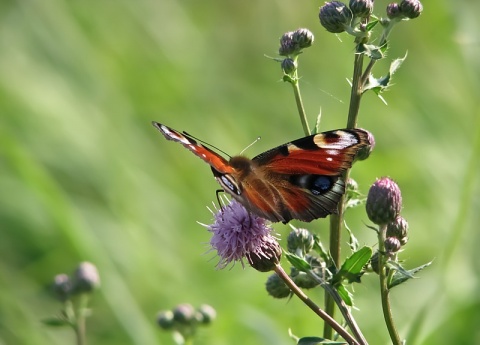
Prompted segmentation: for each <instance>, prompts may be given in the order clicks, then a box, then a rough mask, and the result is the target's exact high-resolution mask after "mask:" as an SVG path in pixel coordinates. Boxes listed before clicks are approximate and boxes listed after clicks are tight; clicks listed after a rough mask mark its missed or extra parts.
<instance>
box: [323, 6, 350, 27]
mask: <svg viewBox="0 0 480 345" xmlns="http://www.w3.org/2000/svg"><path fill="white" fill-rule="evenodd" d="M318 17H319V18H320V24H322V26H323V27H324V28H325V29H327V31H329V32H332V33H341V32H344V31H345V28H346V27H347V26H349V25H350V23H351V21H352V18H353V14H352V11H350V9H349V8H348V7H347V6H346V5H345V4H344V3H343V2H340V1H331V2H326V3H325V5H323V6H322V7H321V8H320V13H319V15H318Z"/></svg>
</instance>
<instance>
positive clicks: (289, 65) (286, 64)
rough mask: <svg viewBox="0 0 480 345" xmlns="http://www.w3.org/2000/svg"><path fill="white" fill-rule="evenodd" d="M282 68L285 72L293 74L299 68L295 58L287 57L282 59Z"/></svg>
mask: <svg viewBox="0 0 480 345" xmlns="http://www.w3.org/2000/svg"><path fill="white" fill-rule="evenodd" d="M281 66H282V70H283V73H285V74H292V73H293V72H295V71H296V69H297V62H296V61H295V60H293V59H290V58H286V59H283V61H282V64H281Z"/></svg>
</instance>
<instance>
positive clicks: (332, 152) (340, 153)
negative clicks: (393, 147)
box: [253, 129, 369, 176]
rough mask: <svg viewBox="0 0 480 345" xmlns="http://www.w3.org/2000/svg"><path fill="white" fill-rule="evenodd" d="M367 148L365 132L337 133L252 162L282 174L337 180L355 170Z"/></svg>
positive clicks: (303, 141) (279, 149)
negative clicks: (356, 160)
mask: <svg viewBox="0 0 480 345" xmlns="http://www.w3.org/2000/svg"><path fill="white" fill-rule="evenodd" d="M367 145H369V142H368V133H367V132H366V131H364V130H362V129H351V130H335V131H329V132H324V133H319V134H315V135H311V136H308V137H305V138H301V139H297V140H294V141H292V142H290V143H287V144H284V145H281V146H278V147H276V148H274V149H271V150H269V151H267V152H264V153H262V154H260V155H258V156H256V157H255V158H253V161H254V162H256V163H258V164H259V165H260V166H263V167H264V168H265V169H269V170H271V171H274V172H277V173H282V174H316V175H328V176H338V175H340V173H341V172H343V171H344V170H346V169H348V168H350V167H351V166H352V162H353V159H354V157H355V155H356V153H357V152H358V150H359V149H360V148H362V147H365V146H367Z"/></svg>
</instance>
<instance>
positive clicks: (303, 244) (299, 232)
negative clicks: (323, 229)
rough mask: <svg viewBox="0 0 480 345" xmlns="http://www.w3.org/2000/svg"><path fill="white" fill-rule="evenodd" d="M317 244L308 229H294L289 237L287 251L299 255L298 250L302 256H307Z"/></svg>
mask: <svg viewBox="0 0 480 345" xmlns="http://www.w3.org/2000/svg"><path fill="white" fill-rule="evenodd" d="M314 244H315V238H314V237H313V235H312V234H311V233H310V231H308V230H307V229H302V228H298V229H297V228H294V229H293V230H292V231H290V233H289V234H288V237H287V250H288V251H289V252H290V253H293V254H295V253H297V251H298V250H300V251H301V252H302V254H307V253H308V252H309V251H311V250H312V248H313V245H314Z"/></svg>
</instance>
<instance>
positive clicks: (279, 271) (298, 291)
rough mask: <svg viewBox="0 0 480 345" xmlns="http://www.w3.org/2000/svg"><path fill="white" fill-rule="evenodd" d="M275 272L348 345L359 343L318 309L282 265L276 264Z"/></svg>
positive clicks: (358, 344) (357, 344)
mask: <svg viewBox="0 0 480 345" xmlns="http://www.w3.org/2000/svg"><path fill="white" fill-rule="evenodd" d="M274 271H275V273H276V274H277V275H278V276H279V277H280V278H281V279H282V280H283V281H284V282H285V284H287V286H288V287H289V288H290V290H292V292H293V293H294V294H295V295H297V297H298V298H300V300H301V301H302V302H303V303H305V304H306V305H307V306H308V307H309V308H310V309H311V310H312V311H313V312H314V313H315V314H317V315H318V316H320V317H321V318H322V319H323V320H324V321H325V323H328V324H330V326H331V327H332V328H333V329H334V330H335V331H336V332H337V333H338V334H339V335H340V336H341V337H342V338H343V339H345V341H346V342H347V343H348V344H350V345H361V344H360V343H359V342H357V340H355V338H354V337H352V336H351V335H350V334H349V333H348V332H347V331H346V330H345V328H343V327H342V326H341V325H340V324H339V323H338V322H337V321H335V319H333V318H332V317H331V316H330V315H328V314H327V313H326V312H325V311H323V310H322V309H320V307H319V306H317V305H316V304H315V302H313V301H312V300H311V299H310V298H309V297H308V296H307V295H305V293H304V292H303V291H302V290H301V289H300V288H299V287H298V286H297V285H296V284H295V283H294V282H293V280H292V279H291V278H290V277H289V275H288V274H287V273H286V272H285V271H284V270H283V268H282V266H280V265H276V266H275V269H274Z"/></svg>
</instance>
